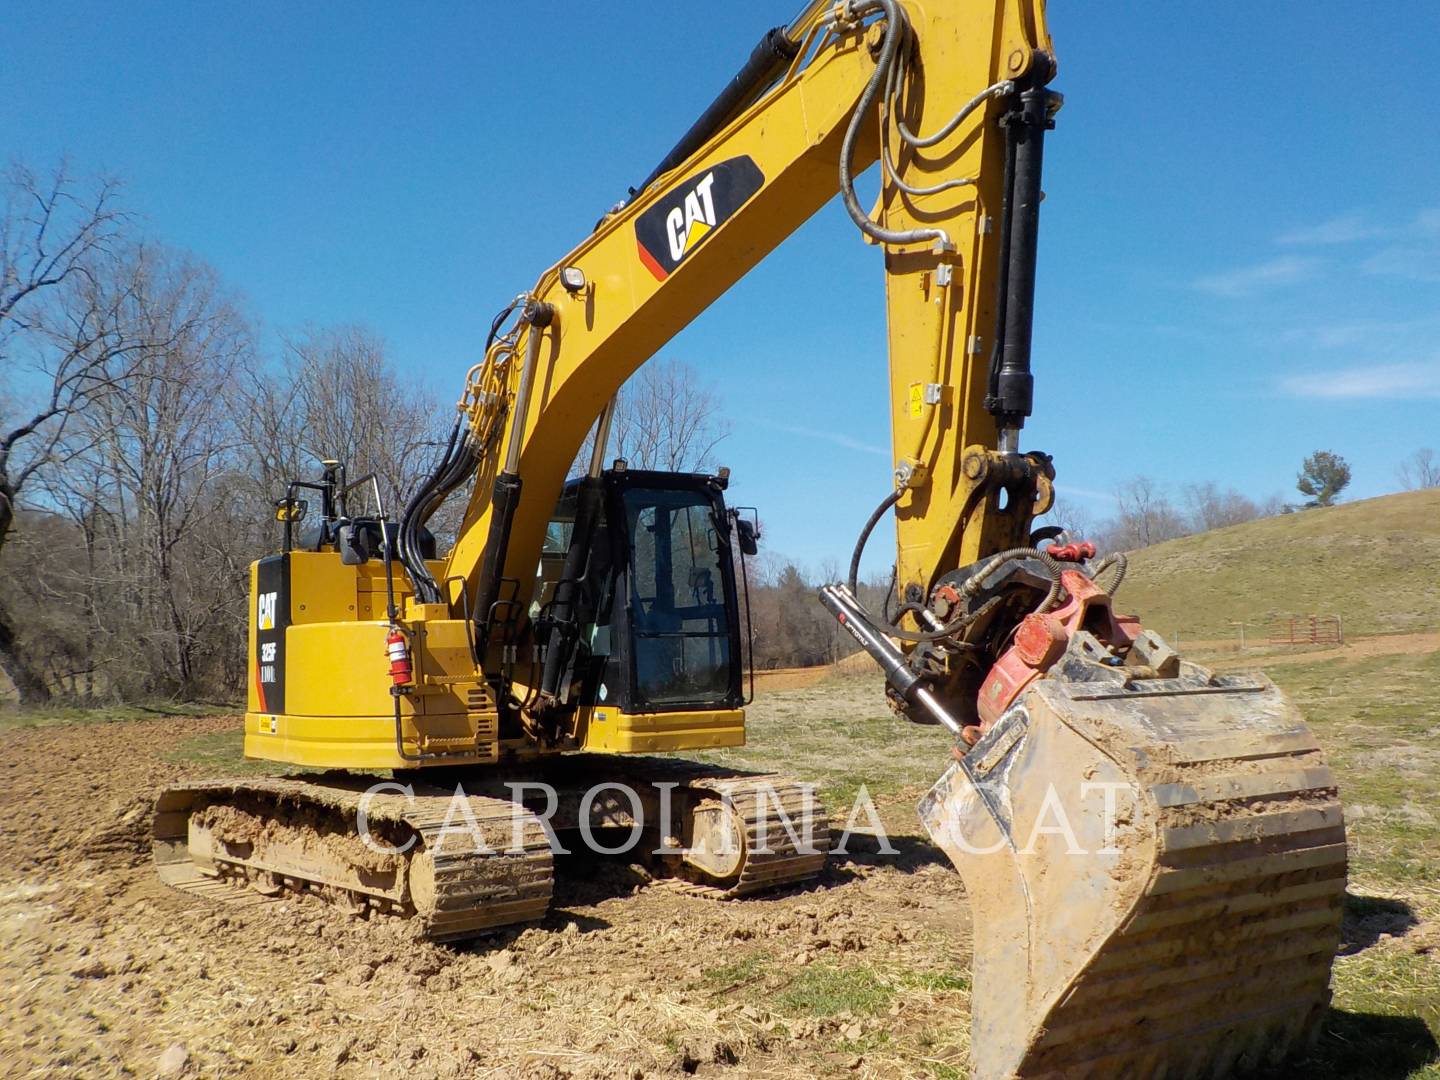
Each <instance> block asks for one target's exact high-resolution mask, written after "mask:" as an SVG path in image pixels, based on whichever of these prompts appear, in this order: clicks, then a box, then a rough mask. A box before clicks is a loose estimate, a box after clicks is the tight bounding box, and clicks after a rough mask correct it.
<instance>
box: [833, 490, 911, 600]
mask: <svg viewBox="0 0 1440 1080" xmlns="http://www.w3.org/2000/svg"><path fill="white" fill-rule="evenodd" d="M903 494H905V489H904V488H898V487H897V488H896V489H895V490H894V491H892V492H890V494H889V495H886V496H885V498H884V499H882V500H881V502H880V505H879V506H877V507H876V508H875V512H874V513H873V514H871V515H870V519H869V520H868V521H866V522H865V527H864V528H863V529H861V530H860V537H859V539H857V540H856V541H855V550H854V551H853V552H852V553H851V555H850V576H849V577H848V578H847V579H846V584H847V585H849V586H850V591H851V592H852V593H853V592H855V590H856V582H857V581H858V580H859V577H860V556H861V555H863V554H865V545H866V544H868V543H869V542H870V534H871V533H872V532H874V531H875V526H876V525H878V524H880V519H881V518H882V517H884V516H885V511H887V510H889V509H890V508H891V507H892V506H894V505H895V504H896V503H897V502H899V501H900V496H901V495H903ZM890 587H891V588H892V589H893V588H894V587H895V582H894V581H893V580H892V581H891V582H890ZM857 595H858V594H857Z"/></svg>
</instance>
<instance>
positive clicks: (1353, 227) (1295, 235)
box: [1275, 213, 1385, 247]
mask: <svg viewBox="0 0 1440 1080" xmlns="http://www.w3.org/2000/svg"><path fill="white" fill-rule="evenodd" d="M1384 234H1385V230H1384V229H1382V228H1380V226H1378V225H1372V224H1370V223H1369V222H1368V221H1366V220H1365V218H1364V215H1362V214H1358V213H1356V214H1345V215H1343V216H1341V217H1336V218H1331V219H1330V220H1329V221H1322V222H1320V223H1319V224H1318V225H1306V226H1302V227H1300V228H1296V229H1291V230H1290V231H1289V232H1284V233H1281V234H1280V235H1279V236H1277V237H1276V238H1275V242H1276V243H1277V244H1280V245H1282V246H1285V247H1328V246H1331V245H1335V244H1354V243H1358V242H1359V241H1361V240H1371V239H1373V238H1375V237H1377V236H1383V235H1384Z"/></svg>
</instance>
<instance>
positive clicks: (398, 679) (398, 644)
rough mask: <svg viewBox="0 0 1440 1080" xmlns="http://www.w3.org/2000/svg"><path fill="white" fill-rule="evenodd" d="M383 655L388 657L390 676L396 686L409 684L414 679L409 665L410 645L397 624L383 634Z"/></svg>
mask: <svg viewBox="0 0 1440 1080" xmlns="http://www.w3.org/2000/svg"><path fill="white" fill-rule="evenodd" d="M385 655H386V656H388V657H389V658H390V678H391V680H392V681H393V682H394V683H395V685H396V686H409V685H410V684H411V683H412V682H413V681H414V679H415V672H414V669H413V668H412V667H411V666H410V645H409V643H408V642H407V641H406V640H405V634H404V632H403V631H401V629H400V628H399V627H398V626H394V625H392V626H391V627H390V633H389V634H387V635H386V636H385Z"/></svg>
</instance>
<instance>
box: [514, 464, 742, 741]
mask: <svg viewBox="0 0 1440 1080" xmlns="http://www.w3.org/2000/svg"><path fill="white" fill-rule="evenodd" d="M616 464H617V466H618V467H617V468H612V469H609V470H607V471H605V472H603V473H601V475H600V478H599V479H600V484H601V489H602V491H601V494H600V497H599V504H600V510H599V514H598V518H597V520H596V521H595V522H594V525H593V527H592V528H591V535H590V538H589V550H588V554H585V555H582V554H581V553H580V552H578V551H576V550H575V549H576V547H577V546H582V547H583V545H585V543H586V539H585V537H583V536H581V535H579V530H577V518H578V519H579V520H580V521H581V522H582V524H581V526H580V530H583V529H584V528H585V526H584V524H583V519H584V516H585V515H584V514H583V513H582V512H581V508H580V504H581V502H582V500H583V498H584V486H585V485H586V483H587V481H586V480H585V479H583V478H582V479H575V480H571V481H570V482H569V483H567V484H566V487H565V491H564V493H563V494H562V495H561V497H560V500H559V503H558V504H557V506H556V511H555V516H554V517H553V518H552V519H551V521H550V524H549V528H548V530H547V533H546V537H545V546H544V550H543V553H542V556H541V561H540V573H539V581H538V582H537V588H536V592H535V596H536V599H535V602H534V604H533V605H532V608H531V613H532V618H533V619H534V621H535V627H536V632H537V639H538V640H541V641H546V640H549V641H550V643H551V645H550V647H551V648H552V649H553V648H557V647H558V648H560V649H561V650H562V652H563V653H564V654H565V655H564V656H563V658H561V657H557V658H554V659H553V660H552V658H550V657H547V663H546V665H545V666H546V669H547V673H549V672H553V673H554V674H553V675H551V677H550V679H549V682H551V683H552V684H553V685H547V686H545V687H544V689H545V690H546V691H547V693H549V694H550V695H552V696H553V699H554V700H555V702H556V704H557V705H564V706H571V707H573V706H577V705H597V706H598V705H609V706H614V707H618V708H619V709H620V710H621V711H622V712H625V713H652V712H671V711H681V710H695V709H736V708H740V707H741V706H742V705H743V704H744V703H745V691H744V685H745V680H744V662H743V657H742V653H743V652H744V649H743V648H742V641H743V640H744V639H745V638H748V631H747V630H746V629H745V627H744V626H743V625H742V622H743V623H748V619H749V612H748V610H747V611H745V613H744V615H743V617H742V614H741V610H740V605H739V603H738V600H737V587H736V586H737V583H736V558H737V554H738V557H739V559H740V560H742V562H743V559H744V558H745V556H747V555H752V554H754V553H755V540H756V537H757V535H758V534H757V531H756V530H755V528H754V523H753V522H752V521H751V520H748V519H746V518H742V517H740V515H739V514H738V513H736V512H733V511H730V510H728V509H727V508H726V505H725V497H724V491H725V488H726V486H727V483H728V471H727V470H721V472H720V473H719V474H716V475H710V474H706V473H675V472H656V471H649V470H641V469H629V468H626V467H625V466H624V462H623V461H618V462H617V463H616ZM737 548H738V549H739V550H738V552H737ZM566 566H571V567H580V566H583V569H582V570H580V571H579V573H578V574H577V575H576V577H575V579H574V581H573V583H572V582H571V581H570V580H569V579H567V578H566V577H565V567H566ZM557 601H558V602H557ZM572 605H573V610H567V608H570V607H571V606H572ZM557 631H558V633H557Z"/></svg>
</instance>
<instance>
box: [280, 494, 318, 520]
mask: <svg viewBox="0 0 1440 1080" xmlns="http://www.w3.org/2000/svg"><path fill="white" fill-rule="evenodd" d="M309 509H310V504H309V503H308V502H306V501H305V500H304V499H277V500H276V502H275V520H276V521H304V520H305V511H306V510H309Z"/></svg>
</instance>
